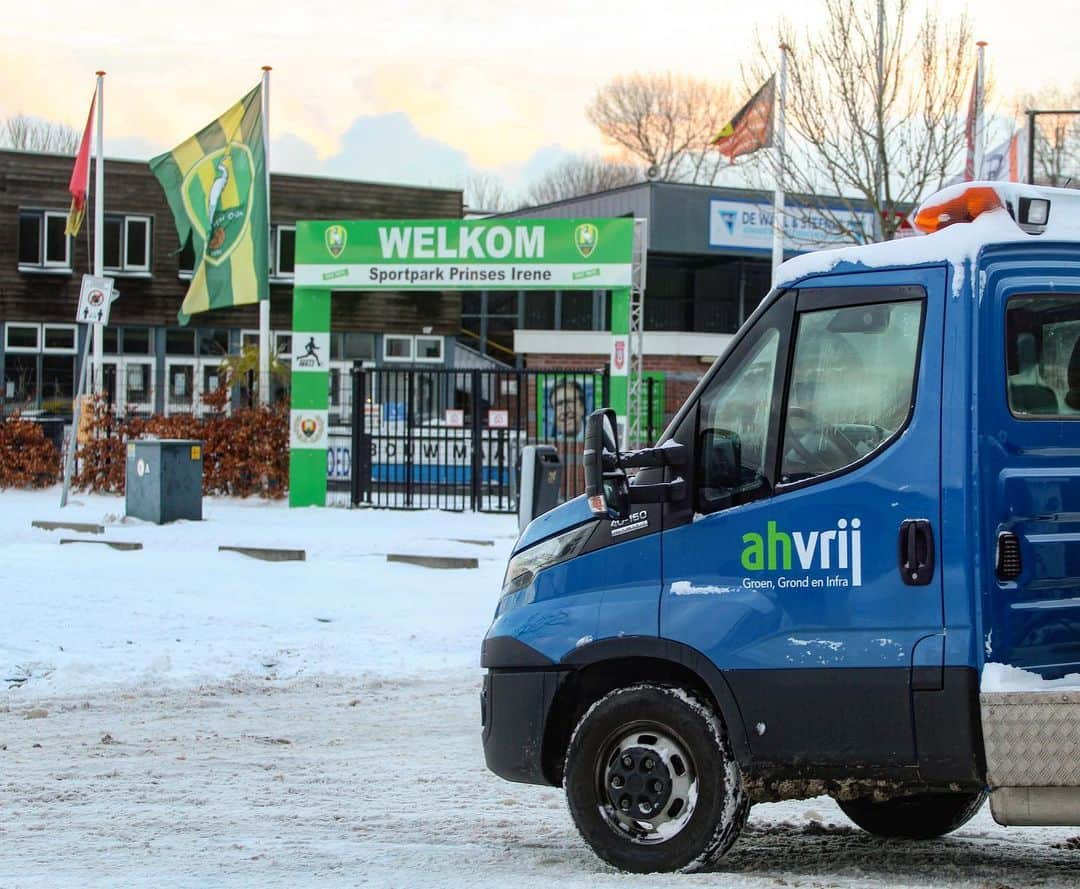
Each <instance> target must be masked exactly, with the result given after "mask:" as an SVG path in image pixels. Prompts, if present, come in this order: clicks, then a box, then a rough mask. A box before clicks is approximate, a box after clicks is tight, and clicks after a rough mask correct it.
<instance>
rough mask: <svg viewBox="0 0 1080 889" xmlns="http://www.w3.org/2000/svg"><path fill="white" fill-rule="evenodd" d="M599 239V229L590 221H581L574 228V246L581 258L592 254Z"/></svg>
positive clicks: (586, 257)
mask: <svg viewBox="0 0 1080 889" xmlns="http://www.w3.org/2000/svg"><path fill="white" fill-rule="evenodd" d="M599 241H600V231H599V229H597V227H596V226H595V225H593V223H591V222H583V223H581V225H579V226H578V227H577V228H575V229H574V246H575V247H577V250H578V253H580V254H581V256H582V258H583V259H588V258H589V257H590V256H592V254H593V251H594V250H595V249H596V245H597V244H598V243H599Z"/></svg>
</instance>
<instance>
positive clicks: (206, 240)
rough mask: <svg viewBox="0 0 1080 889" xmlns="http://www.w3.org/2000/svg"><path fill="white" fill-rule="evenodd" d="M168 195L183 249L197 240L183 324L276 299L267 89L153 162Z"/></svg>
mask: <svg viewBox="0 0 1080 889" xmlns="http://www.w3.org/2000/svg"><path fill="white" fill-rule="evenodd" d="M150 170H151V172H152V173H153V174H154V176H156V177H157V180H158V182H160V183H161V186H162V188H164V189H165V197H166V198H167V200H168V202H169V209H170V210H172V213H173V218H174V219H175V220H176V230H177V232H178V233H179V235H180V243H181V245H183V244H184V243H185V242H186V241H187V239H188V237H189V236H190V237H191V239H192V241H191V243H192V247H193V248H194V250H195V271H194V274H193V275H192V278H191V286H190V287H188V292H187V295H186V296H185V297H184V302H183V305H182V306H181V307H180V311H179V312H178V313H177V317H178V318H179V319H180V323H181V324H187V322H188V320H189V318H190V316H191V315H193V314H195V313H196V312H206V311H209V310H210V309H223V308H228V307H229V306H242V305H247V304H249V303H255V302H258V301H259V300H260V299H267V298H268V289H267V288H268V283H267V278H268V274H267V272H268V269H269V262H268V244H267V241H268V240H269V231H268V226H267V194H266V152H265V146H264V144H263V122H262V86H261V85H260V86H257V87H255V89H253V90H252V91H251V92H250V93H248V94H247V95H246V96H244V98H242V99H241V100H240V101H239V102H237V103H236V104H235V105H233V107H232V108H230V109H229V110H228V111H226V112H225V113H224V114H222V115H221V117H219V118H218V119H217V120H215V121H214V122H213V123H212V124H210V125H209V126H208V127H206V128H205V129H203V130H200V131H199V132H198V133H196V134H195V135H194V136H192V137H191V138H190V139H188V140H186V141H185V142H182V143H181V144H180V145H177V146H176V148H174V149H173V150H172V151H170V152H167V153H166V154H161V155H158V156H157V157H155V158H154V159H153V160H151V161H150Z"/></svg>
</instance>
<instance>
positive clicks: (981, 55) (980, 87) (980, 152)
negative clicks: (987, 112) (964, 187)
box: [975, 40, 986, 179]
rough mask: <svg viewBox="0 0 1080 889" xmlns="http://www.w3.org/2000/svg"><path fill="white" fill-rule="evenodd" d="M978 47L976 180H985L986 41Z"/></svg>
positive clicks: (976, 76)
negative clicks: (984, 107) (984, 102)
mask: <svg viewBox="0 0 1080 889" xmlns="http://www.w3.org/2000/svg"><path fill="white" fill-rule="evenodd" d="M975 46H977V47H978V55H977V56H976V62H975V178H976V179H982V178H983V157H984V155H985V153H986V150H985V149H986V146H985V145H984V144H983V140H984V138H985V133H984V132H983V101H984V99H985V96H984V91H985V85H986V76H985V73H984V68H983V64H984V59H985V54H986V41H985V40H980V41H979V42H978V43H976V44H975Z"/></svg>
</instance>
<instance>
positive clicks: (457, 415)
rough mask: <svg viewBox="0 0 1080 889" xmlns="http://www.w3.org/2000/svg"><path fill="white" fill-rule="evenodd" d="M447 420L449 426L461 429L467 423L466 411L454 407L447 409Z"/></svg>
mask: <svg viewBox="0 0 1080 889" xmlns="http://www.w3.org/2000/svg"><path fill="white" fill-rule="evenodd" d="M445 422H446V425H447V426H450V427H452V428H454V429H460V428H461V427H462V426H464V425H465V411H459V410H455V409H454V408H447V409H446V416H445Z"/></svg>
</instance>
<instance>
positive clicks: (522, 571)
mask: <svg viewBox="0 0 1080 889" xmlns="http://www.w3.org/2000/svg"><path fill="white" fill-rule="evenodd" d="M595 528H596V522H586V523H585V524H584V525H578V526H577V527H576V528H571V529H570V530H569V531H564V532H563V533H562V534H556V535H555V536H554V537H549V538H548V539H547V540H542V541H540V543H538V544H536V545H535V546H530V547H529V548H528V549H524V550H522V551H521V552H519V553H517V554H516V555H514V556H513V557H512V558H511V559H510V564H509V565H507V566H506V577H504V578H503V587H502V595H504V596H506V595H509V594H510V593H516V592H517V591H518V590H522V589H524V588H525V587H527V586H528V585H529V584H530V583H532V579H533V578H534V577H536V575H537V574H539V573H540V572H541V571H543V570H544V569H545V568H550V567H551V566H552V565H558V564H559V563H560V562H565V561H566V560H567V559H572V558H574V556H576V555H577V554H578V553H580V552H581V551H582V549H584V548H585V544H586V543H587V542H588V540H589V537H590V536H592V532H593V530H594V529H595Z"/></svg>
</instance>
